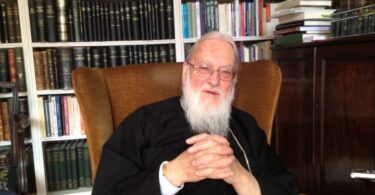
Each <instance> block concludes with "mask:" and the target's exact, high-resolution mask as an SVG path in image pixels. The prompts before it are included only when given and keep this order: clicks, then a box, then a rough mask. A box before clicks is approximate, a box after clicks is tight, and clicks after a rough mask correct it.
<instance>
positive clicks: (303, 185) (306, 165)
mask: <svg viewBox="0 0 375 195" xmlns="http://www.w3.org/2000/svg"><path fill="white" fill-rule="evenodd" d="M273 56H274V60H275V61H276V62H277V63H278V65H279V66H280V68H281V70H282V74H283V81H282V86H281V92H280V98H279V103H278V108H277V113H276V118H275V129H274V130H275V132H274V135H275V136H274V139H275V141H276V142H275V143H274V146H275V149H276V151H277V153H278V154H279V155H280V157H281V159H282V161H283V163H285V165H286V167H287V169H288V170H289V171H291V172H292V173H293V174H295V175H296V176H297V179H298V184H299V188H300V192H301V193H306V194H311V193H312V191H313V176H314V174H313V166H312V164H313V137H314V136H313V125H312V124H313V107H312V105H313V56H314V55H313V49H311V48H309V49H290V50H275V51H273Z"/></svg>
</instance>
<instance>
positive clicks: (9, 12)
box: [5, 3, 16, 43]
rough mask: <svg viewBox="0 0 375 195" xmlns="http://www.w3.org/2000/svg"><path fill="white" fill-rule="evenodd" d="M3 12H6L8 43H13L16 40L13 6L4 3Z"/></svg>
mask: <svg viewBox="0 0 375 195" xmlns="http://www.w3.org/2000/svg"><path fill="white" fill-rule="evenodd" d="M5 12H6V19H7V29H8V37H9V42H10V43H15V42H16V30H15V28H16V26H15V25H16V24H15V22H14V20H15V19H14V17H15V16H14V8H13V6H12V5H11V4H10V3H9V4H6V6H5Z"/></svg>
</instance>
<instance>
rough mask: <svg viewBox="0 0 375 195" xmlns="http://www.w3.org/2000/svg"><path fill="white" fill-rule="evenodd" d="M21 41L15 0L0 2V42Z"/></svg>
mask: <svg viewBox="0 0 375 195" xmlns="http://www.w3.org/2000/svg"><path fill="white" fill-rule="evenodd" d="M18 42H21V29H20V20H19V12H18V6H17V1H4V2H0V43H18Z"/></svg>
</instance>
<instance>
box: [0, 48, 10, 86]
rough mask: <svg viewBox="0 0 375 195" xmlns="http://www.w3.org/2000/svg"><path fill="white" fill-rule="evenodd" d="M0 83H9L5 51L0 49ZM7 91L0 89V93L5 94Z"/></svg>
mask: <svg viewBox="0 0 375 195" xmlns="http://www.w3.org/2000/svg"><path fill="white" fill-rule="evenodd" d="M0 82H9V68H8V60H7V49H0ZM8 91H9V90H7V89H4V88H2V89H0V92H1V93H6V92H8Z"/></svg>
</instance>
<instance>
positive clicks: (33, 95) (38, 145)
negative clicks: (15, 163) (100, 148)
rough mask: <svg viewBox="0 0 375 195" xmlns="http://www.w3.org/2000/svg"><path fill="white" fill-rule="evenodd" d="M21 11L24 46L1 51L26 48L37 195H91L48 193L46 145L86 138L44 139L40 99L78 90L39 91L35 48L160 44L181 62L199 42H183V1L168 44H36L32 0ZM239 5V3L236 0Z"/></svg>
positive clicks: (152, 42) (85, 191) (87, 190)
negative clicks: (168, 46) (172, 50)
mask: <svg viewBox="0 0 375 195" xmlns="http://www.w3.org/2000/svg"><path fill="white" fill-rule="evenodd" d="M17 1H18V11H19V16H20V24H21V26H20V28H21V36H22V42H21V43H7V44H3V43H0V48H15V47H22V48H23V59H24V60H23V61H24V64H25V74H26V83H27V90H28V91H27V92H24V93H20V94H19V95H20V96H23V97H27V100H28V105H29V114H30V122H31V135H32V136H31V140H29V141H28V142H30V143H31V144H32V147H33V158H34V171H35V177H36V189H37V194H42V195H43V194H52V195H57V194H91V188H80V189H78V190H68V191H59V192H48V190H47V182H46V180H47V178H46V166H45V163H44V162H45V159H44V155H43V154H44V152H43V148H44V144H45V143H46V142H54V141H67V140H76V139H85V138H86V136H62V137H43V134H44V132H42V131H43V130H44V128H42V127H41V125H42V121H41V119H40V117H39V116H40V115H41V114H42V113H39V109H38V106H39V105H38V97H39V96H48V95H65V94H66V95H69V94H74V90H72V89H71V90H37V88H36V79H35V68H34V57H33V49H35V48H57V47H104V46H120V45H159V44H174V45H175V55H176V56H175V58H176V61H177V62H182V61H183V60H184V55H185V53H184V46H185V44H187V43H194V42H195V41H197V39H198V38H191V39H183V35H182V22H181V21H182V14H181V1H180V0H173V6H174V10H173V11H174V14H173V15H174V31H175V38H174V39H166V40H147V41H101V42H56V43H33V42H32V38H31V27H30V22H29V9H28V0H17ZM234 1H236V2H237V4H238V1H239V0H234ZM272 38H273V37H272V36H250V37H234V40H235V41H250V42H251V41H254V42H257V41H265V40H271V39H272ZM9 97H11V94H1V95H0V98H9ZM7 145H10V142H0V146H7Z"/></svg>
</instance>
